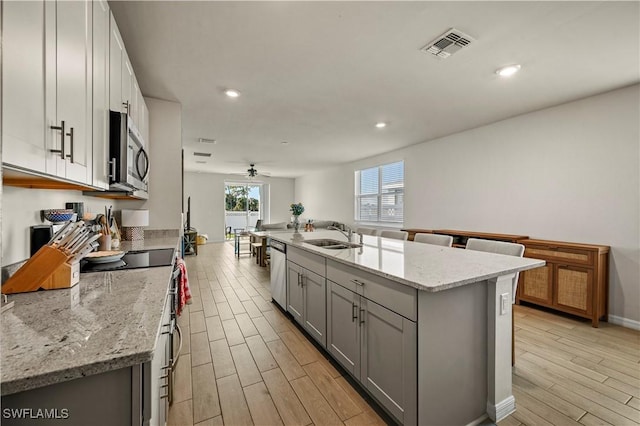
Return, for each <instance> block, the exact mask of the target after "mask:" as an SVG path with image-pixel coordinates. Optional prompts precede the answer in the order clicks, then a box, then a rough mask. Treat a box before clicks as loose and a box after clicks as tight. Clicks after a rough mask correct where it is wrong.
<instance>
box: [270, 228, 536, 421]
mask: <svg viewBox="0 0 640 426" xmlns="http://www.w3.org/2000/svg"><path fill="white" fill-rule="evenodd" d="M269 237H270V238H272V239H274V240H278V241H280V242H282V243H284V244H286V245H287V248H286V252H287V255H286V257H287V266H286V267H287V301H286V307H285V309H286V310H287V311H288V312H289V313H290V314H291V315H292V316H293V318H294V320H296V321H297V322H299V323H300V325H301V326H302V327H303V328H304V329H305V330H306V331H307V332H308V334H309V335H310V336H311V337H312V338H313V339H315V340H316V341H317V342H318V343H319V344H320V345H321V346H323V347H324V348H325V349H326V350H327V352H328V353H329V354H330V355H331V356H332V357H333V358H334V359H335V360H336V361H338V362H339V363H340V364H341V365H342V366H343V367H344V368H345V369H346V370H347V371H348V372H349V373H350V374H351V375H352V376H353V377H354V379H355V380H356V381H357V382H358V383H359V384H360V385H361V386H362V388H363V389H364V390H365V391H367V393H369V394H370V395H371V396H373V397H374V398H375V399H376V400H377V401H378V403H380V405H381V406H382V407H383V408H384V409H385V410H386V411H387V412H388V413H389V414H390V415H391V416H392V417H394V418H395V419H396V420H397V421H399V422H400V423H402V424H471V423H476V422H479V421H481V420H482V419H484V418H486V417H487V416H489V417H490V418H491V419H492V420H494V421H499V420H501V419H502V418H504V417H506V416H507V415H509V414H510V413H511V412H513V411H514V410H515V400H514V397H513V395H512V392H511V326H512V324H511V301H512V291H513V290H512V282H513V278H514V275H515V274H516V273H517V272H519V271H523V270H527V269H533V268H537V267H540V266H543V265H544V261H541V260H537V259H526V258H519V257H512V256H503V255H497V254H491V253H485V252H477V251H470V250H461V249H456V248H449V247H441V246H433V245H429V244H421V243H414V242H410V241H400V240H392V239H387V238H380V237H372V236H364V237H363V240H362V244H361V245H360V244H358V243H359V241H357V240H356V239H355V238H356V237H354V239H352V240H351V241H350V242H351V243H352V244H353V243H355V244H354V245H356V246H355V247H352V248H342V249H327V248H323V247H321V246H315V245H312V243H313V241H310V240H321V239H333V240H338V241H345V242H346V237H345V236H344V235H342V234H341V233H340V232H337V231H319V232H312V233H283V232H274V233H272V234H270V235H269Z"/></svg>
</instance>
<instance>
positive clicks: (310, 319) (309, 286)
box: [301, 269, 327, 348]
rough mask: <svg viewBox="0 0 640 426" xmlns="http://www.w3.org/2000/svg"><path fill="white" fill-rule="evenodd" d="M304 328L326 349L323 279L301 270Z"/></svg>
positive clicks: (325, 297) (325, 311)
mask: <svg viewBox="0 0 640 426" xmlns="http://www.w3.org/2000/svg"><path fill="white" fill-rule="evenodd" d="M301 283H302V288H303V292H304V296H303V303H304V328H305V330H307V332H308V333H309V334H310V335H311V336H312V337H313V338H314V339H316V340H317V341H318V342H319V343H320V344H321V345H322V346H323V347H325V348H326V347H327V307H326V301H327V294H326V288H327V286H326V279H325V277H323V276H321V275H318V274H316V273H315V272H311V271H309V270H307V269H302V279H301Z"/></svg>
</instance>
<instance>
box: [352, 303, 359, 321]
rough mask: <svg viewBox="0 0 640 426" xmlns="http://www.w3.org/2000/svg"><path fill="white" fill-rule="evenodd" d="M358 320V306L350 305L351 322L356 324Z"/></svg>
mask: <svg viewBox="0 0 640 426" xmlns="http://www.w3.org/2000/svg"><path fill="white" fill-rule="evenodd" d="M357 319H358V305H356V304H355V303H353V304H351V322H356V320H357Z"/></svg>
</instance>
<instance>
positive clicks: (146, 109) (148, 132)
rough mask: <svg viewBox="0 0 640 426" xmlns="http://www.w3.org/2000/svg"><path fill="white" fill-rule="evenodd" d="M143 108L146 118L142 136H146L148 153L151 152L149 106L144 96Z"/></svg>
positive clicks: (143, 121) (143, 120)
mask: <svg viewBox="0 0 640 426" xmlns="http://www.w3.org/2000/svg"><path fill="white" fill-rule="evenodd" d="M142 100H143V102H142V106H143V108H142V110H143V111H144V118H143V119H142V123H143V126H144V131H143V132H142V137H143V138H144V144H145V148H146V150H147V154H149V134H150V130H149V108H147V103H146V102H144V98H143V99H142Z"/></svg>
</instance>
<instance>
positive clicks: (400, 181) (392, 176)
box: [355, 161, 404, 223]
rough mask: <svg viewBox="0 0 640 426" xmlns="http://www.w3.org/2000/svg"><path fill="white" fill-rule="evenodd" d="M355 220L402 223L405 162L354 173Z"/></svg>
mask: <svg viewBox="0 0 640 426" xmlns="http://www.w3.org/2000/svg"><path fill="white" fill-rule="evenodd" d="M355 201H356V218H355V219H356V220H357V221H361V222H394V223H402V222H403V220H404V161H398V162H397V163H391V164H384V165H382V166H377V167H372V168H369V169H364V170H357V171H356V194H355Z"/></svg>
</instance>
